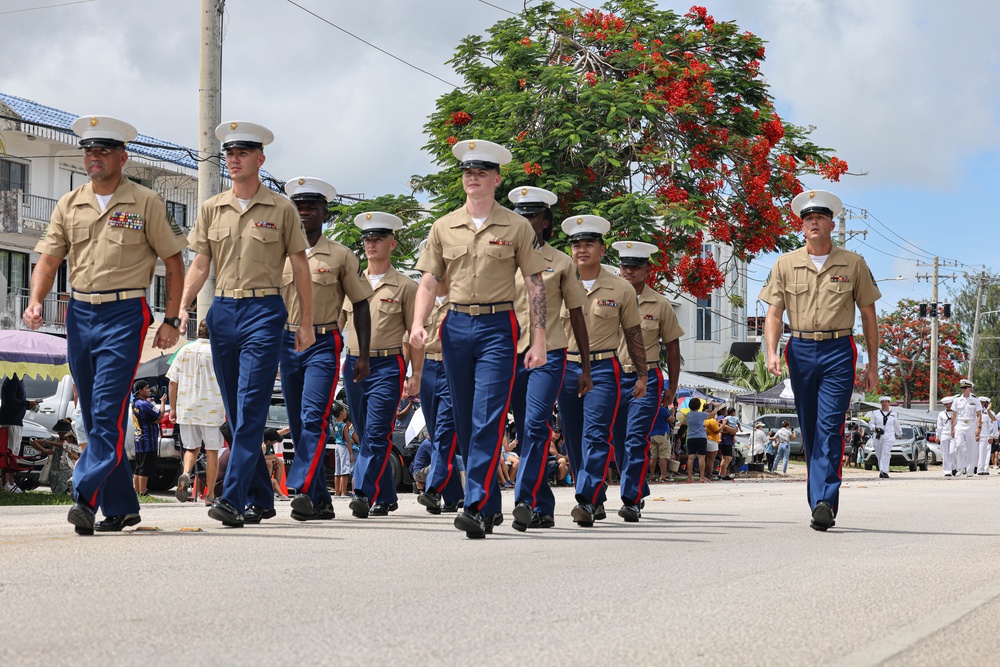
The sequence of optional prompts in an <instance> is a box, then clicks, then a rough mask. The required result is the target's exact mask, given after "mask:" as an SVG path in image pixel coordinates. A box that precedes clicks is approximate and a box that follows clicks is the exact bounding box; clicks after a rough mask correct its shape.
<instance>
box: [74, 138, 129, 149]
mask: <svg viewBox="0 0 1000 667" xmlns="http://www.w3.org/2000/svg"><path fill="white" fill-rule="evenodd" d="M80 148H125V144H124V143H123V142H121V141H118V140H117V139H106V138H103V137H100V138H97V139H81V140H80Z"/></svg>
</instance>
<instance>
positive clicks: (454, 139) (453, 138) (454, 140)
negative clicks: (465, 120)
mask: <svg viewBox="0 0 1000 667" xmlns="http://www.w3.org/2000/svg"><path fill="white" fill-rule="evenodd" d="M445 141H447V142H448V145H449V146H454V145H455V144H457V143H458V137H456V136H454V135H452V136H450V137H448V138H447V139H445Z"/></svg>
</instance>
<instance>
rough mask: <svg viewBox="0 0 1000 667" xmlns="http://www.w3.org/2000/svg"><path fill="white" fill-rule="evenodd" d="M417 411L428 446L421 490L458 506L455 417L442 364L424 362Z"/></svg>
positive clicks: (458, 476)
mask: <svg viewBox="0 0 1000 667" xmlns="http://www.w3.org/2000/svg"><path fill="white" fill-rule="evenodd" d="M420 409H421V410H422V411H423V413H424V422H425V423H426V425H427V434H428V436H430V439H431V445H432V447H431V463H430V470H429V471H428V473H427V481H426V483H425V488H426V489H427V490H428V491H434V492H435V493H439V494H441V498H442V499H443V500H444V502H446V503H455V502H458V501H459V500H461V499H462V476H461V474H459V471H458V466H457V465H456V463H455V454H456V453H457V451H458V435H457V434H456V433H455V413H454V412H453V409H452V405H451V391H450V390H449V389H448V377H447V376H446V375H445V372H444V362H441V361H438V360H437V359H424V371H423V375H421V377H420Z"/></svg>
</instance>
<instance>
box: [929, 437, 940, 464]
mask: <svg viewBox="0 0 1000 667" xmlns="http://www.w3.org/2000/svg"><path fill="white" fill-rule="evenodd" d="M932 435H933V434H932ZM942 464H943V461H942V458H941V443H940V442H938V441H937V440H934V441H931V440H930V438H928V439H927V465H929V466H933V465H938V466H939V465H942Z"/></svg>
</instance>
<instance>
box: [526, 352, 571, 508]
mask: <svg viewBox="0 0 1000 667" xmlns="http://www.w3.org/2000/svg"><path fill="white" fill-rule="evenodd" d="M516 370H517V369H515V371H516ZM565 380H566V351H565V350H563V367H562V375H561V376H560V377H559V389H560V391H561V390H562V385H563V382H564V381H565ZM549 412H551V409H550V410H549ZM545 427H546V428H547V429H549V437H548V439H547V440H546V441H545V451H544V452H543V454H542V457H541V458H542V462H541V467H540V469H539V471H538V478H537V479H535V486H534V488H532V489H531V506H532V508H534V506H535V503H536V502H537V500H538V489H540V488H541V487H542V480H544V479H545V478H546V477H548V475H546V474H545V472H546V469H547V468H548V465H549V447H550V446H551V445H552V425H551V424H550V423H546V424H545Z"/></svg>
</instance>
